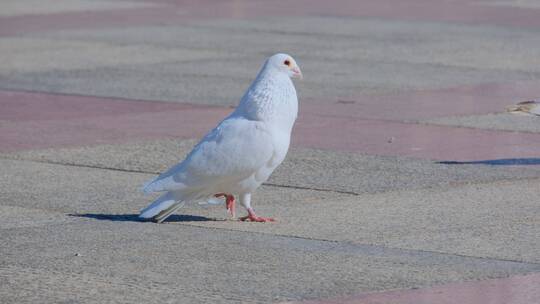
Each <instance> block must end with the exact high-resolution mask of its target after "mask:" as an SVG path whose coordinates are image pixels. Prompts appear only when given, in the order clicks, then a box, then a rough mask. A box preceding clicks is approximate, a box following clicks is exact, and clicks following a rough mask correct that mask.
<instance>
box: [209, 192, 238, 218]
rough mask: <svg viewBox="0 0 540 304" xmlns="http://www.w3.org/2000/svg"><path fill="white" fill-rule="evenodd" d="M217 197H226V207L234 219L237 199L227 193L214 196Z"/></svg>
mask: <svg viewBox="0 0 540 304" xmlns="http://www.w3.org/2000/svg"><path fill="white" fill-rule="evenodd" d="M214 196H215V197H223V196H224V197H225V207H226V208H227V211H228V212H229V213H230V214H231V216H232V217H233V218H234V216H235V207H234V205H235V202H236V201H235V199H234V196H233V195H232V194H226V193H218V194H216V195H214Z"/></svg>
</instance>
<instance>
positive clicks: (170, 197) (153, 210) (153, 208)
mask: <svg viewBox="0 0 540 304" xmlns="http://www.w3.org/2000/svg"><path fill="white" fill-rule="evenodd" d="M179 202H180V200H179V199H177V198H175V195H174V193H172V192H167V193H165V194H164V195H162V196H160V197H159V198H158V199H157V200H155V201H154V202H153V203H152V204H150V206H148V207H146V208H144V209H143V210H141V214H139V217H140V218H144V219H150V218H153V217H155V216H157V215H159V214H160V213H161V212H163V211H165V210H167V209H169V208H171V207H173V206H175V205H176V204H177V203H179Z"/></svg>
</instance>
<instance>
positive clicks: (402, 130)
mask: <svg viewBox="0 0 540 304" xmlns="http://www.w3.org/2000/svg"><path fill="white" fill-rule="evenodd" d="M473 91H474V90H473ZM432 94H436V93H435V92H434V93H432ZM364 98H368V97H364ZM396 98H398V97H396ZM70 103H73V104H70ZM0 107H1V108H2V111H0V113H1V114H0V151H3V152H9V151H18V150H24V149H39V148H51V147H68V146H80V145H92V144H101V143H122V142H128V141H138V140H150V139H159V138H173V137H174V138H184V139H186V138H199V137H201V136H202V135H204V134H205V133H206V132H207V131H208V130H209V129H211V128H212V127H214V126H215V125H216V124H217V123H218V122H219V121H220V120H221V119H223V118H224V117H225V116H226V115H227V114H228V113H229V112H230V111H231V109H230V108H223V107H209V106H195V105H189V104H171V103H162V102H142V101H129V100H122V99H111V98H97V97H82V96H70V95H55V94H39V93H17V92H1V91H0ZM312 107H313V105H311V104H310V103H304V104H302V106H301V109H300V116H299V119H298V122H297V125H296V127H295V130H294V133H293V140H292V142H293V146H297V147H309V148H320V149H330V150H340V151H351V152H360V153H367V154H375V155H389V156H397V155H399V156H408V157H416V158H426V159H434V160H447V161H471V160H491V159H500V158H534V157H538V152H539V151H540V134H533V133H520V132H504V131H490V130H480V129H467V128H456V127H446V126H434V125H423V124H416V123H405V122H400V121H391V120H388V119H366V118H360V117H354V116H350V115H347V114H348V113H330V114H328V113H325V112H324V111H317V109H313V108H312ZM375 110H376V109H375ZM375 110H374V109H372V111H374V112H373V113H375V112H376V111H375ZM398 111H399V109H398Z"/></svg>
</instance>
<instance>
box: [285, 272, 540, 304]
mask: <svg viewBox="0 0 540 304" xmlns="http://www.w3.org/2000/svg"><path fill="white" fill-rule="evenodd" d="M292 303H302V304H338V303H339V304H535V303H540V274H530V275H525V276H513V277H509V278H504V279H494V280H485V281H477V282H463V283H454V284H448V285H442V286H436V287H431V288H423V289H413V290H396V291H388V292H380V293H368V294H362V295H358V296H354V297H348V298H340V299H333V300H315V301H304V302H289V304H292Z"/></svg>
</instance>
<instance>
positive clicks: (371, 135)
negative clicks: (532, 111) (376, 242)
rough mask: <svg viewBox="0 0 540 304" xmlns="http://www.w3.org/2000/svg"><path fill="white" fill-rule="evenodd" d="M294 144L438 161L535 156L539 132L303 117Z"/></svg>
mask: <svg viewBox="0 0 540 304" xmlns="http://www.w3.org/2000/svg"><path fill="white" fill-rule="evenodd" d="M292 142H293V145H294V146H300V147H309V148H320V149H329V150H340V151H350V152H360V153H367V154H373V155H387V156H407V157H414V158H424V159H433V160H442V161H471V160H493V159H501V158H535V157H538V156H539V153H540V134H531V133H517V132H503V131H489V130H479V129H467V128H456V127H445V126H434V125H422V124H413V123H399V122H391V121H381V120H367V119H357V118H341V117H327V116H323V117H320V116H319V117H314V116H307V115H306V116H302V117H301V118H300V119H299V121H298V123H297V125H296V127H295V131H294V134H293V140H292Z"/></svg>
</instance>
